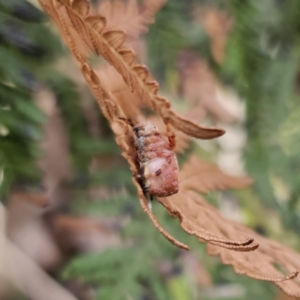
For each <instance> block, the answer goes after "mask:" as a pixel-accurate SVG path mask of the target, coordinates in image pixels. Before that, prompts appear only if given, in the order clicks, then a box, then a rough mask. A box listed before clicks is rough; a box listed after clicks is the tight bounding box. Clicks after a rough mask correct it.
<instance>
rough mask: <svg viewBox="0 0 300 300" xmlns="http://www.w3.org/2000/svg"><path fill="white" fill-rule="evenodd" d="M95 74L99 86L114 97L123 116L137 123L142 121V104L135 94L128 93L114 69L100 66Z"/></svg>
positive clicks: (126, 87)
mask: <svg viewBox="0 0 300 300" xmlns="http://www.w3.org/2000/svg"><path fill="white" fill-rule="evenodd" d="M96 73H97V75H98V76H99V78H100V81H101V84H102V85H103V86H104V87H105V88H106V89H107V90H108V91H111V92H112V94H113V95H114V96H115V98H116V99H117V101H118V104H119V106H120V107H121V109H122V110H123V112H124V114H125V116H126V117H127V118H130V119H135V120H136V121H138V122H140V121H142V120H140V114H141V111H140V110H141V109H142V108H143V107H144V103H143V102H142V101H141V99H140V97H139V95H138V94H137V93H136V92H132V91H130V89H129V88H128V86H127V85H126V84H125V82H124V80H123V78H122V76H121V75H120V74H119V73H118V72H117V71H116V69H115V68H114V67H112V66H109V65H106V66H104V65H101V66H100V67H99V68H97V70H96Z"/></svg>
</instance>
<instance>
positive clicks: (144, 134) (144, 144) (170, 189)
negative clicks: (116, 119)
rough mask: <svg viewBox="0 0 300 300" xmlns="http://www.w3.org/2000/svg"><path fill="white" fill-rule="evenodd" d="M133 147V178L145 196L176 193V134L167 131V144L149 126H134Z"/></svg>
mask: <svg viewBox="0 0 300 300" xmlns="http://www.w3.org/2000/svg"><path fill="white" fill-rule="evenodd" d="M132 128H133V131H134V133H135V138H136V139H135V147H136V150H137V159H138V164H139V174H138V175H137V176H136V177H137V179H138V181H139V183H140V185H141V187H142V189H143V192H144V193H145V194H149V196H150V199H152V198H153V197H167V196H170V195H172V194H175V193H177V192H178V188H179V186H178V173H179V172H178V163H177V159H176V155H175V153H174V152H173V149H174V147H175V135H174V134H173V133H172V132H171V130H170V128H169V127H168V126H167V129H168V142H167V141H166V140H165V139H164V138H163V136H162V135H161V134H160V132H159V131H158V129H157V128H156V127H155V126H153V125H152V124H150V123H147V122H145V123H139V124H137V125H134V126H133V127H132Z"/></svg>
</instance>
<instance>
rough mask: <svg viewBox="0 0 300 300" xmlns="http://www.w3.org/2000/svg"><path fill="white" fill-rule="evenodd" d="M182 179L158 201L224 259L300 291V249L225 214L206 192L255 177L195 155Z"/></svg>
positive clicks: (245, 271)
mask: <svg viewBox="0 0 300 300" xmlns="http://www.w3.org/2000/svg"><path fill="white" fill-rule="evenodd" d="M180 179H181V180H180V189H179V193H178V194H176V195H172V196H170V197H167V198H159V199H158V201H159V202H160V203H161V204H162V205H163V206H164V207H165V208H166V209H167V211H168V212H169V213H170V214H171V215H173V216H174V217H176V218H178V219H179V221H180V225H181V227H182V228H183V229H184V230H185V231H186V232H187V233H188V234H190V235H194V236H196V237H197V238H198V239H199V240H200V241H202V242H207V251H208V253H209V254H210V255H220V257H221V260H222V262H223V263H224V264H229V265H232V266H233V267H234V270H235V271H236V273H238V274H244V275H247V276H249V277H252V278H255V279H258V280H265V281H271V282H274V283H275V284H276V285H277V286H279V287H280V288H281V289H282V290H283V291H284V292H285V293H287V294H288V295H293V296H298V297H299V296H300V284H299V282H298V283H296V282H295V281H289V280H290V279H293V278H295V277H296V276H297V275H298V273H299V271H298V270H300V255H299V254H297V253H296V252H294V251H292V250H291V249H289V248H288V247H285V246H283V245H281V244H280V243H277V242H275V241H272V240H270V239H267V238H264V237H261V236H259V235H258V234H257V233H255V232H254V231H252V230H251V229H249V228H247V227H245V226H244V225H241V224H238V223H236V222H234V221H231V220H227V219H225V218H224V217H223V216H222V215H221V214H220V213H219V211H218V210H217V209H216V208H214V207H213V206H211V205H210V204H209V203H207V201H206V200H205V199H204V198H203V197H202V196H201V194H206V193H208V192H210V191H213V190H223V189H228V188H235V189H236V188H244V187H247V186H249V185H250V184H251V179H250V178H248V177H233V176H228V175H226V174H224V173H223V172H221V171H220V169H218V168H217V167H215V166H212V165H210V164H208V163H207V162H204V161H201V160H199V159H198V158H197V157H195V156H193V157H191V159H190V160H189V161H188V162H187V163H186V164H185V165H184V167H183V168H182V170H181V172H180ZM199 193H200V194H199ZM249 237H250V239H249ZM254 240H255V243H253V241H254ZM232 250H236V251H232ZM251 250H255V251H251ZM249 251H250V252H249ZM245 252H247V253H245ZM276 266H279V268H280V270H278V269H277V268H276ZM281 270H283V271H284V272H286V273H288V275H284V274H283V273H282V271H281Z"/></svg>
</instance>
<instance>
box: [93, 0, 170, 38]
mask: <svg viewBox="0 0 300 300" xmlns="http://www.w3.org/2000/svg"><path fill="white" fill-rule="evenodd" d="M166 2H167V1H166V0H147V1H145V2H144V3H143V4H142V5H141V6H139V5H138V3H137V1H136V0H129V1H127V2H126V3H125V2H124V1H122V0H114V1H108V0H106V1H102V2H101V3H100V5H99V6H98V8H97V12H98V13H99V14H100V15H101V16H104V17H105V18H106V19H107V24H106V28H105V29H104V31H110V30H124V31H125V32H126V34H127V36H128V37H129V38H137V37H138V36H140V35H142V34H144V33H146V32H147V31H148V27H149V25H150V24H151V23H153V22H154V16H155V14H156V13H157V12H158V11H159V10H160V8H161V7H162V6H163V5H164V4H165V3H166Z"/></svg>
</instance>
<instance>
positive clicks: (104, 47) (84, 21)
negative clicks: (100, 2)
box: [40, 0, 225, 139]
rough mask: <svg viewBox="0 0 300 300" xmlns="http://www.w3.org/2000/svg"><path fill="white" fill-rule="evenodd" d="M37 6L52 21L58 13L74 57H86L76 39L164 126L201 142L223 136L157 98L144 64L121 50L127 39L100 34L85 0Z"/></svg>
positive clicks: (100, 23)
mask: <svg viewBox="0 0 300 300" xmlns="http://www.w3.org/2000/svg"><path fill="white" fill-rule="evenodd" d="M40 3H41V5H42V6H43V8H44V10H45V11H46V12H48V13H49V14H50V15H51V16H52V17H53V18H54V20H56V19H57V17H58V14H59V18H60V24H61V26H62V27H64V31H65V33H64V35H65V39H66V40H68V39H69V40H70V39H72V40H74V43H73V45H72V52H73V53H74V55H75V56H76V57H77V58H79V57H80V56H86V52H85V51H84V49H83V48H84V47H82V46H79V45H78V42H79V40H78V37H80V41H81V43H82V44H85V46H86V47H85V48H88V49H89V50H90V51H92V53H94V54H96V55H99V54H101V55H102V56H103V57H104V58H105V59H106V60H107V61H108V62H109V63H110V64H111V65H113V66H114V67H115V68H116V70H117V71H118V72H119V73H120V74H121V75H122V77H123V79H124V81H125V83H126V84H127V85H128V86H129V87H130V88H131V90H132V91H136V92H137V93H138V94H139V96H140V97H141V99H142V100H143V101H144V102H145V103H146V104H147V105H148V106H149V107H150V108H151V109H152V110H153V111H155V112H156V113H158V114H159V115H160V116H161V118H162V119H163V120H164V122H165V123H166V124H168V123H170V124H171V125H173V127H175V128H176V129H178V130H181V131H183V132H184V133H186V134H187V135H190V136H193V137H196V138H200V139H212V138H215V137H218V136H221V135H223V134H224V133H225V131H224V130H222V129H219V128H214V127H203V126H200V125H198V124H197V123H195V122H192V121H190V120H188V119H186V118H184V117H181V116H179V115H178V114H177V113H176V112H175V111H174V110H173V109H172V108H171V104H170V101H169V100H168V99H166V98H163V97H161V96H158V95H157V92H158V88H159V84H158V82H157V81H155V80H153V79H151V76H150V72H149V70H148V68H147V67H146V66H144V65H139V64H135V63H134V60H135V54H134V52H133V51H132V50H130V49H126V48H123V47H122V45H123V43H124V41H125V39H126V34H125V32H123V31H119V30H113V31H108V32H105V33H103V30H104V28H105V25H106V19H105V18H104V17H103V16H100V15H91V14H90V13H91V12H90V6H89V2H88V1H86V0H75V1H70V0H53V1H48V0H40ZM50 3H51V5H52V7H54V8H55V12H53V11H51V8H50ZM68 24H69V25H68ZM70 28H72V30H70ZM73 29H74V30H73Z"/></svg>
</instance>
